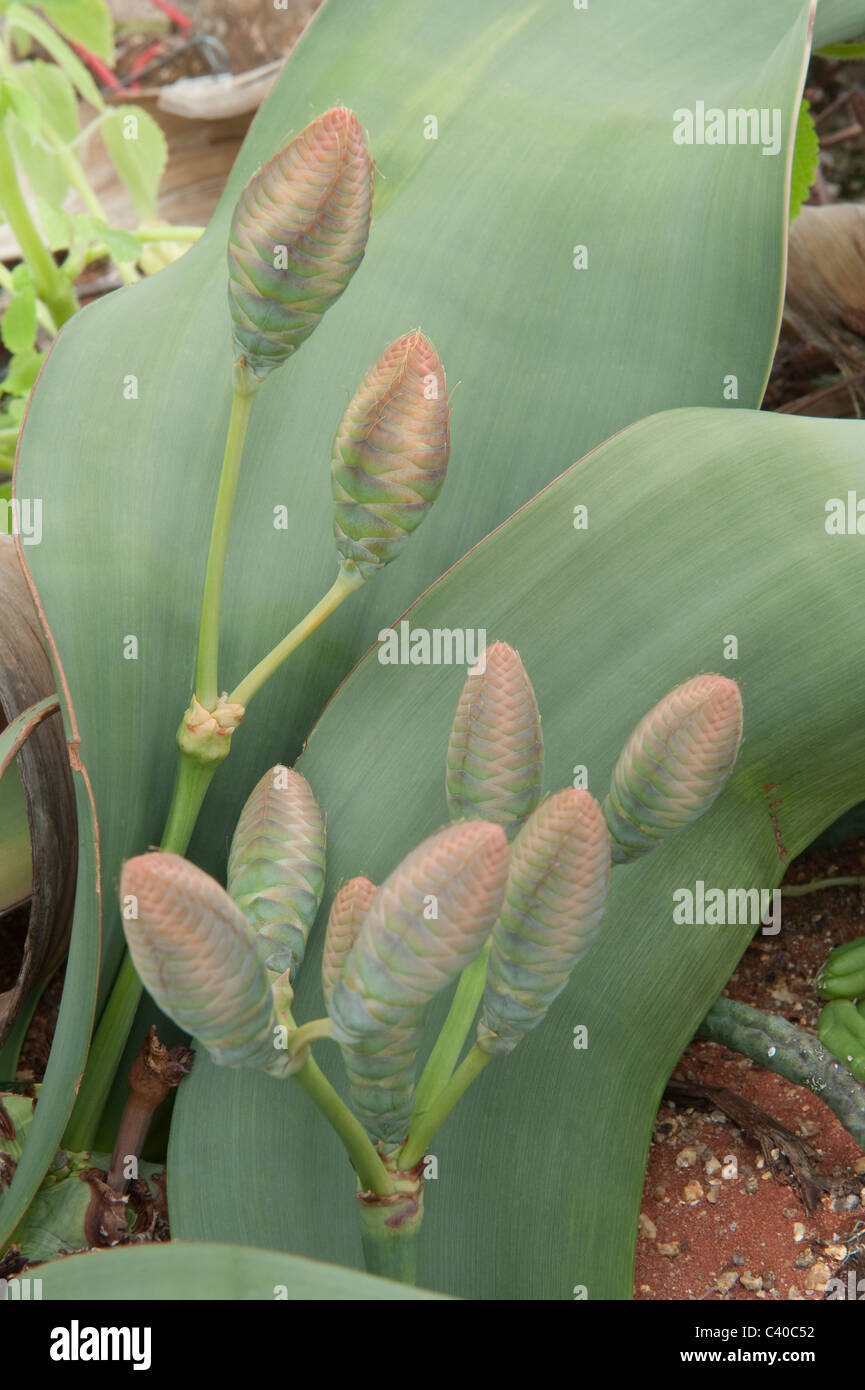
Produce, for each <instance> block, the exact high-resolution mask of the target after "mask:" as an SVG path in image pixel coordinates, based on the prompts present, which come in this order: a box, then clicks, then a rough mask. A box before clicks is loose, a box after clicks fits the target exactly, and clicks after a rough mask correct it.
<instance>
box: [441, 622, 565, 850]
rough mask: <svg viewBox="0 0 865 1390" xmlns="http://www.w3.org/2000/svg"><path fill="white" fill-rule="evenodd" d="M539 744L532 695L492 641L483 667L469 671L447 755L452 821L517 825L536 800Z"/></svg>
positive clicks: (511, 656) (509, 655)
mask: <svg viewBox="0 0 865 1390" xmlns="http://www.w3.org/2000/svg"><path fill="white" fill-rule="evenodd" d="M543 776H544V742H543V738H542V735H541V717H540V715H539V713H538V706H537V701H536V700H535V692H534V690H533V689H532V683H531V681H530V680H529V678H528V676H527V674H526V669H525V667H524V666H523V663H522V662H521V661H520V658H519V655H518V654H517V653H516V652H515V651H514V649H513V647H509V646H508V645H507V643H506V642H494V643H493V644H492V646H490V647H487V649H486V652H485V655H484V670H483V671H478V670H474V671H471V672H470V673H469V676H468V678H467V679H466V683H465V685H464V686H463V688H462V693H461V695H460V698H459V703H458V704H457V709H456V714H455V715H454V722H453V726H452V728H451V733H450V739H449V741H448V751H447V774H446V786H447V799H448V809H449V810H450V813H451V819H452V820H459V819H460V818H461V817H467V818H468V817H472V816H478V817H480V818H481V819H483V820H489V821H493V822H494V823H495V824H496V825H513V824H519V823H520V822H522V821H523V820H525V818H526V816H528V815H530V814H531V812H532V811H533V810H534V809H535V807H536V806H537V804H538V802H539V801H540V798H541V783H542V781H543Z"/></svg>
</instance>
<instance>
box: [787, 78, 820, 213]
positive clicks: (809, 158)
mask: <svg viewBox="0 0 865 1390" xmlns="http://www.w3.org/2000/svg"><path fill="white" fill-rule="evenodd" d="M819 166H820V142H819V141H818V139H817V128H816V126H815V125H814V117H813V116H812V115H811V107H810V104H809V103H808V102H807V101H803V102H802V106H801V108H800V110H799V120H798V122H797V124H796V141H795V144H794V146H793V167H792V171H791V176H790V221H791V222H792V221H793V220H794V219H795V218H796V217H798V216H799V213H800V212H801V211H802V204H803V203H804V202H805V201H806V199H807V197H808V194H809V192H810V190H811V187H812V185H813V183H814V180H815V178H816V177H817V170H818V168H819Z"/></svg>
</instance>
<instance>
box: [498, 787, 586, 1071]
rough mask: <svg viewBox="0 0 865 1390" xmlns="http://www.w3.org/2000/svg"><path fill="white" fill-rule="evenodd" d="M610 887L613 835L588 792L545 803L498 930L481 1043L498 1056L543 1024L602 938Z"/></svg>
mask: <svg viewBox="0 0 865 1390" xmlns="http://www.w3.org/2000/svg"><path fill="white" fill-rule="evenodd" d="M609 884H610V837H609V834H608V832H607V827H606V823H605V821H604V815H603V812H602V810H601V808H600V806H599V805H598V803H597V801H596V800H595V798H594V797H593V796H592V795H591V794H590V793H589V792H587V791H582V790H577V789H574V788H570V787H569V788H567V789H566V790H565V791H561V792H556V794H555V795H554V796H551V797H548V798H547V800H546V801H544V802H542V803H541V805H540V806H539V807H538V809H537V810H536V811H535V812H534V813H533V814H532V815H531V816H530V817H529V819H528V820H527V821H526V823H525V825H524V826H523V827H522V829H521V830H520V832H519V834H518V835H517V838H516V839H515V841H514V843H513V846H512V849H511V864H510V872H509V874H508V881H507V887H506V888H505V898H504V903H503V904H502V910H501V913H500V915H499V919H498V921H497V922H496V925H495V927H494V928H493V934H492V944H491V949H490V962H489V966H488V968H487V982H486V987H485V989H484V997H483V1003H482V1007H481V1017H480V1021H479V1023H478V1031H477V1036H478V1045H479V1046H480V1047H481V1048H482V1049H483V1050H484V1051H485V1052H489V1053H491V1054H492V1055H493V1056H494V1057H504V1056H506V1055H507V1054H508V1053H509V1052H511V1051H513V1049H514V1048H515V1047H516V1045H517V1043H518V1042H519V1041H520V1039H521V1038H522V1037H523V1036H524V1035H525V1034H526V1033H527V1032H528V1031H529V1029H530V1028H534V1027H536V1025H537V1024H538V1023H540V1021H541V1019H542V1018H543V1017H544V1015H545V1014H546V1012H547V1010H548V1009H549V1007H550V1005H551V1004H552V1002H553V1000H554V999H555V997H556V995H557V994H559V993H560V992H561V991H562V990H563V989H564V987H565V985H566V984H567V981H568V976H569V975H570V973H571V971H572V970H573V968H574V966H575V965H576V963H577V961H578V960H579V959H580V957H581V956H582V955H584V954H585V952H586V951H587V950H588V948H589V946H591V944H592V942H593V941H594V939H595V937H596V936H597V934H598V931H599V928H600V925H601V918H602V917H603V915H604V907H605V905H606V901H607V892H608V890H609Z"/></svg>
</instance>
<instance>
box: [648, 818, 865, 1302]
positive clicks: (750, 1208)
mask: <svg viewBox="0 0 865 1390" xmlns="http://www.w3.org/2000/svg"><path fill="white" fill-rule="evenodd" d="M863 873H865V839H858V840H852V841H850V842H849V843H848V844H846V845H843V846H841V847H839V848H838V849H834V850H826V849H821V850H812V851H810V852H809V853H808V854H807V855H803V856H802V857H801V858H800V859H798V860H797V861H796V862H795V863H794V864H793V865H792V866H791V869H790V873H789V874H788V879H787V881H788V882H792V883H804V882H808V881H810V880H812V879H816V878H828V877H832V876H833V875H839V874H841V875H844V874H863ZM862 935H865V899H863V897H862V896H861V894H860V891H859V889H858V888H855V887H854V888H832V889H828V890H824V891H821V892H819V893H815V894H813V895H809V896H807V897H801V898H785V900H784V909H783V928H782V931H781V932H780V933H779V935H778V936H777V937H763V936H758V937H755V939H754V941H753V942H752V943H751V945H750V946H749V948H748V950H747V951H746V952H745V954H744V956H743V958H742V960H741V962H740V964H739V966H738V968H737V970H736V972H735V974H734V975H733V976H732V978H731V980H730V982H729V984H728V986H727V988H726V989H725V990H724V994H726V995H728V996H729V997H730V998H731V999H739V1000H742V1001H744V1002H745V1003H748V1004H753V1005H755V1006H756V1007H758V1008H762V1009H767V1010H771V1011H772V1012H774V1013H777V1014H781V1015H782V1016H783V1017H784V1018H787V1019H789V1020H790V1021H791V1022H794V1023H798V1024H801V1025H802V1026H804V1027H806V1028H814V1026H815V1024H816V1021H817V1015H818V1013H819V1007H820V1003H819V1000H818V998H817V993H816V990H815V987H814V978H815V976H816V973H817V971H818V969H819V967H820V966H821V965H822V963H823V961H824V960H825V959H826V956H827V955H828V953H829V950H830V949H831V948H832V947H833V946H837V945H840V944H841V942H842V941H848V940H850V939H851V938H852V937H855V936H862ZM674 1076H675V1077H677V1078H678V1079H680V1080H687V1081H691V1082H697V1083H699V1084H701V1085H710V1086H727V1087H729V1088H730V1089H731V1090H733V1091H735V1092H736V1093H737V1094H738V1095H740V1096H743V1097H745V1098H746V1099H747V1100H750V1101H752V1102H753V1103H754V1104H756V1105H759V1106H760V1107H761V1108H762V1109H763V1110H764V1111H766V1112H767V1113H768V1114H769V1115H770V1116H772V1118H773V1119H775V1120H778V1121H780V1123H781V1124H783V1125H785V1126H786V1127H787V1128H788V1129H789V1130H792V1132H793V1133H794V1134H796V1135H798V1136H800V1137H803V1138H806V1139H807V1140H808V1141H809V1142H810V1144H811V1145H812V1146H813V1152H814V1155H815V1158H816V1160H817V1161H816V1162H815V1165H814V1166H815V1169H816V1171H818V1172H820V1173H823V1174H824V1175H826V1176H829V1177H832V1178H834V1179H836V1180H837V1186H838V1187H839V1188H843V1189H844V1190H843V1191H842V1192H839V1194H838V1195H836V1196H832V1195H828V1196H826V1197H824V1198H823V1199H822V1200H821V1202H820V1205H819V1206H818V1207H817V1209H816V1210H815V1211H813V1212H810V1213H809V1212H808V1211H807V1209H806V1207H805V1204H804V1202H803V1200H802V1198H801V1196H800V1194H799V1191H798V1189H797V1188H796V1187H794V1186H784V1185H782V1184H781V1183H779V1182H777V1181H776V1180H775V1179H774V1178H773V1177H772V1175H771V1174H770V1173H769V1172H768V1171H767V1169H766V1166H765V1162H764V1160H763V1157H762V1155H761V1153H760V1150H759V1147H758V1146H757V1144H756V1143H755V1142H753V1141H751V1140H748V1139H745V1138H744V1136H743V1135H742V1133H741V1131H740V1130H738V1129H737V1128H736V1127H735V1125H734V1124H733V1123H732V1122H731V1121H730V1120H728V1119H727V1118H726V1117H725V1116H724V1115H722V1114H721V1113H720V1112H719V1111H699V1110H695V1109H692V1108H690V1107H688V1108H682V1107H680V1106H677V1105H676V1104H674V1103H672V1102H670V1101H666V1100H665V1101H664V1102H663V1103H662V1105H661V1107H660V1110H659V1112H658V1117H657V1121H656V1125H655V1133H654V1138H653V1141H652V1145H651V1148H650V1150H649V1160H648V1165H647V1170H646V1183H645V1188H644V1192H643V1202H642V1208H641V1215H640V1233H639V1236H638V1241H637V1262H636V1272H635V1280H634V1295H635V1297H636V1298H638V1299H675V1300H688V1299H697V1300H703V1299H708V1300H710V1301H711V1300H714V1301H720V1300H725V1299H726V1300H749V1299H767V1298H768V1299H806V1300H807V1299H822V1298H824V1297H825V1292H826V1283H827V1280H828V1279H830V1278H832V1277H833V1276H836V1275H837V1276H839V1277H841V1278H843V1279H844V1280H845V1281H846V1280H847V1277H848V1274H849V1272H850V1271H851V1270H854V1271H855V1273H856V1277H857V1279H860V1278H863V1277H865V1157H863V1156H862V1153H861V1152H860V1150H859V1148H858V1147H857V1145H856V1144H855V1142H854V1141H853V1139H851V1137H850V1135H849V1134H848V1133H847V1131H846V1130H845V1129H844V1128H843V1126H842V1125H841V1124H840V1122H839V1121H838V1120H836V1118H835V1116H834V1115H833V1114H832V1112H831V1110H829V1109H828V1107H827V1106H826V1105H824V1104H823V1102H822V1101H821V1100H819V1099H818V1097H817V1096H815V1095H814V1094H813V1093H812V1092H811V1091H809V1090H807V1089H805V1088H802V1087H798V1086H794V1085H791V1084H790V1083H789V1082H788V1081H785V1080H784V1079H783V1078H782V1077H779V1076H776V1075H774V1073H772V1072H768V1071H763V1070H761V1069H760V1068H758V1067H756V1066H755V1065H754V1064H753V1063H752V1062H750V1061H748V1060H747V1059H746V1058H743V1057H740V1056H739V1055H738V1054H737V1053H734V1052H728V1051H726V1049H724V1048H721V1047H719V1046H716V1045H715V1044H714V1043H707V1042H692V1043H691V1044H690V1046H689V1047H688V1049H687V1051H686V1052H685V1053H684V1055H683V1056H682V1058H681V1059H680V1061H679V1063H678V1065H677V1067H676V1069H675V1072H674ZM728 1155H735V1157H736V1161H737V1165H738V1175H737V1176H736V1177H735V1178H724V1177H723V1175H722V1170H721V1169H720V1168H718V1167H717V1165H718V1164H721V1165H723V1164H724V1163H725V1162H726V1161H727V1158H728ZM863 1288H865V1285H863Z"/></svg>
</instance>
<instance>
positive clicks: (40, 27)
mask: <svg viewBox="0 0 865 1390" xmlns="http://www.w3.org/2000/svg"><path fill="white" fill-rule="evenodd" d="M6 23H7V24H8V25H10V26H12V27H13V28H14V29H22V30H23V31H24V32H25V33H26V34H29V35H30V36H31V37H32V38H34V39H36V41H37V43H39V44H41V45H42V47H43V48H44V49H45V50H46V52H47V53H50V54H51V57H52V58H53V59H54V61H55V63H56V64H57V66H58V67H60V68H62V69H63V71H64V72H65V73H66V75H67V76H68V78H69V80H70V81H71V82H72V84H73V86H74V87H75V88H76V89H77V90H78V92H79V94H80V95H81V96H82V97H83V98H84V100H85V101H89V102H90V105H91V106H95V107H96V110H97V111H102V110H103V109H104V107H105V102H104V101H103V100H102V97H101V95H100V93H99V88H98V87H97V86H96V83H95V82H94V81H93V78H92V77H91V76H90V73H89V72H88V71H87V68H86V67H85V66H84V64H83V63H82V61H81V59H80V58H79V57H78V56H77V54H75V53H73V51H72V49H71V48H70V47H69V45H68V44H67V43H64V41H63V39H61V37H60V35H59V34H58V33H56V31H55V30H54V29H52V28H51V25H50V24H46V22H45V20H44V19H42V18H40V16H39V15H38V14H35V13H34V12H33V11H32V10H28V9H25V7H24V6H23V5H19V4H13V5H10V6H9V8H8V10H7V11H6Z"/></svg>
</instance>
